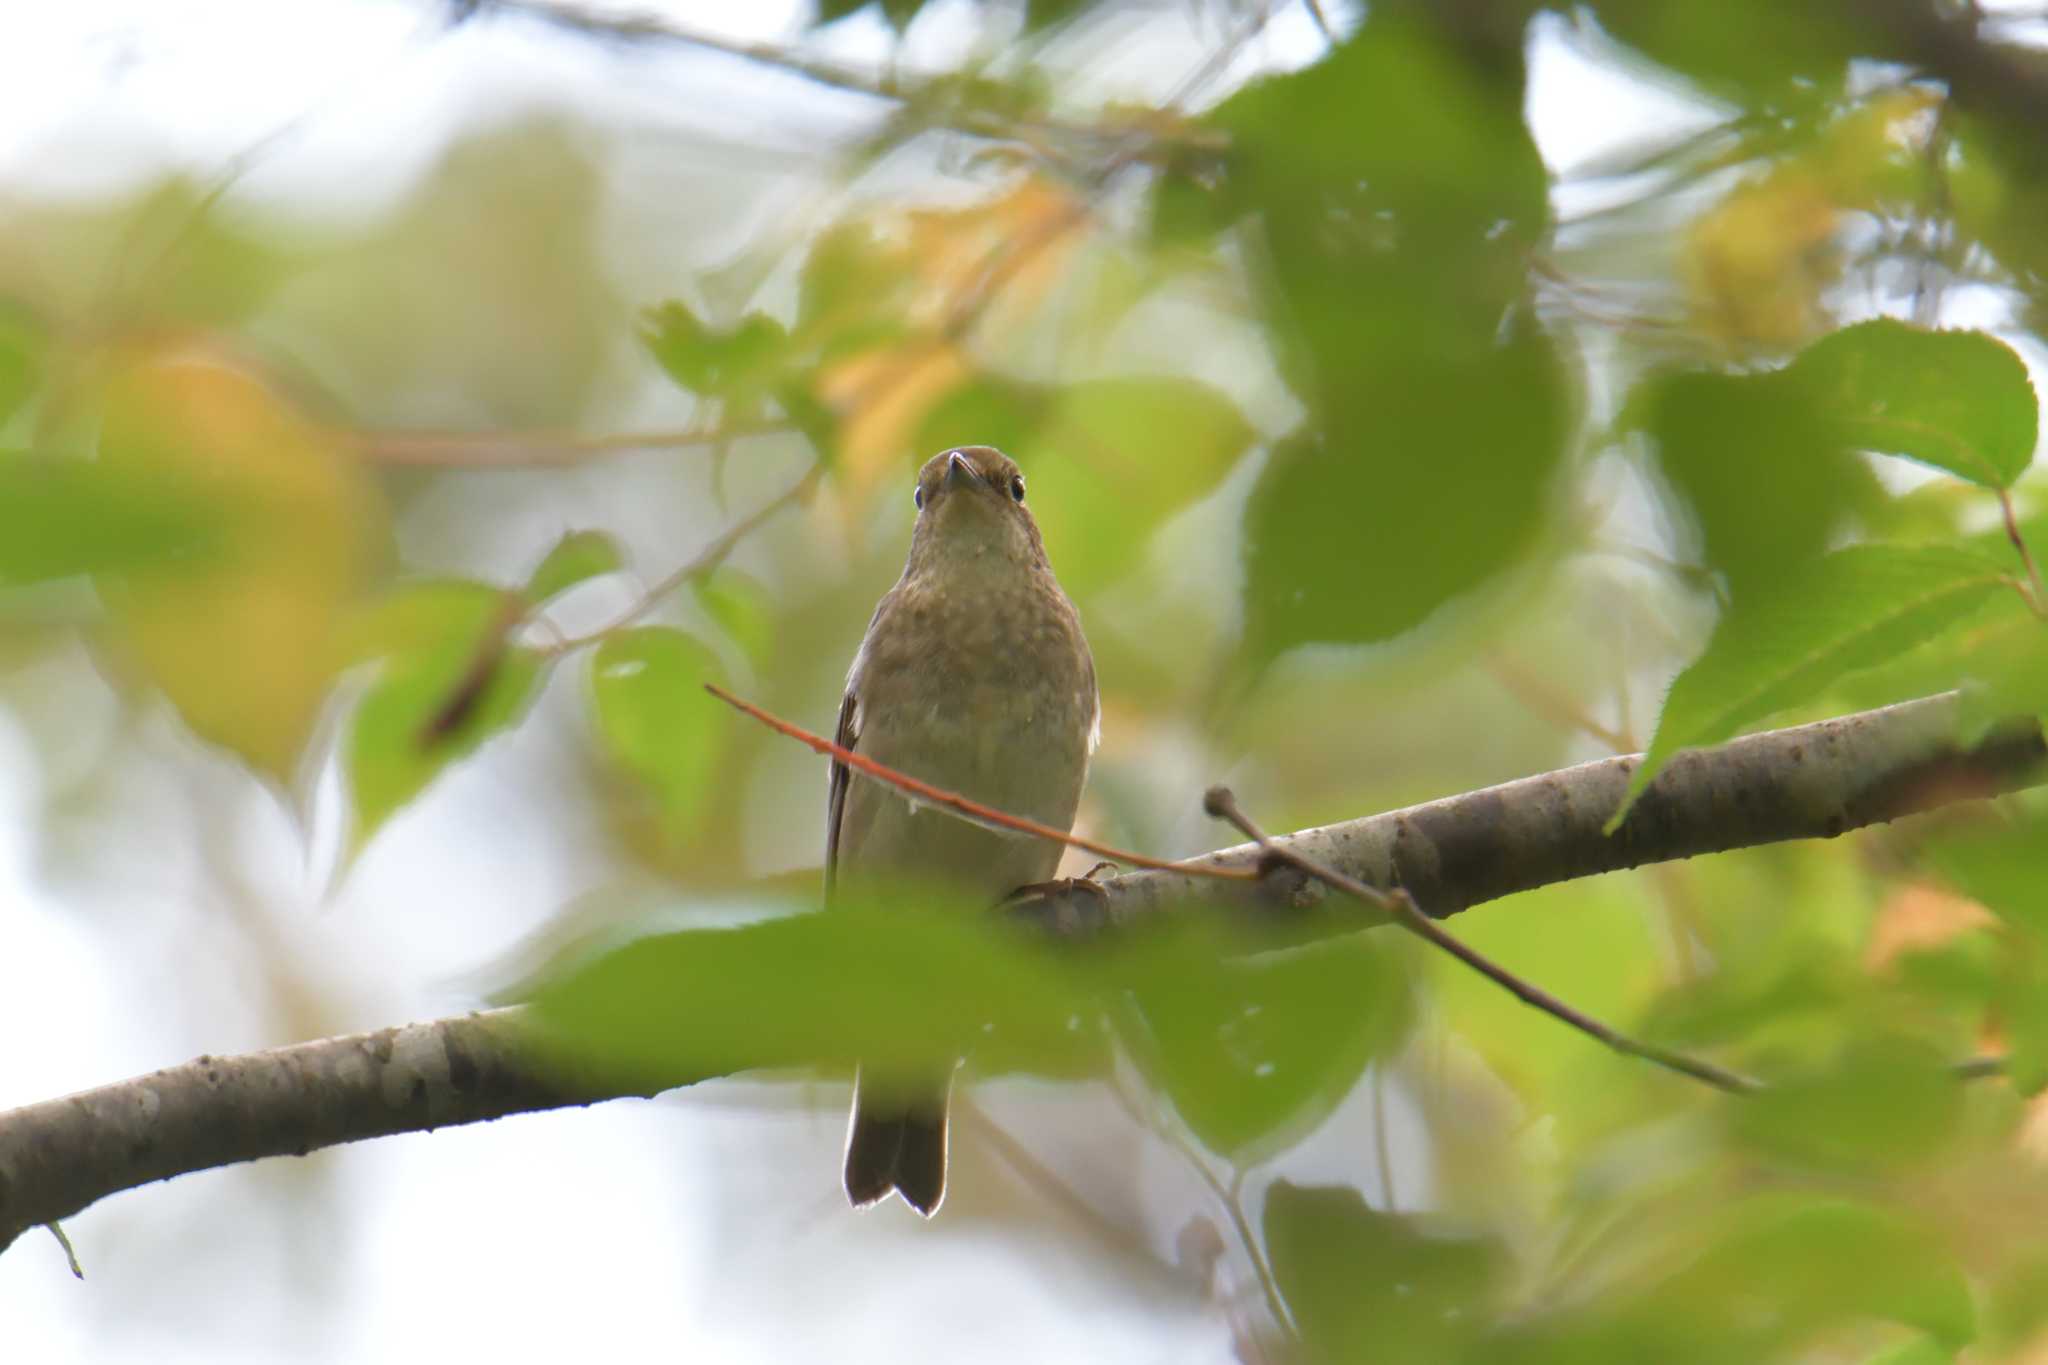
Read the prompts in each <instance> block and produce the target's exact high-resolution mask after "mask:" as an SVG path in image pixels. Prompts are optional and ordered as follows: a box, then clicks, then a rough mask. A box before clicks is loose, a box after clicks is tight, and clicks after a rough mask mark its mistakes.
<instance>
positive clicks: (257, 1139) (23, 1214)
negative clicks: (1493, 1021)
mask: <svg viewBox="0 0 2048 1365" xmlns="http://www.w3.org/2000/svg"><path fill="white" fill-rule="evenodd" d="M1957 718H1958V717H1957V710H1956V697H1955V695H1954V694H1953V693H1948V694H1944V695H1942V696H1938V697H1930V698H1926V699H1924V700H1921V701H1912V702H1905V703H1902V704H1900V705H1897V706H1887V707H1883V708H1881V709H1879V710H1875V711H1865V712H1860V713H1858V714H1856V715H1851V716H1844V717H1841V718H1839V719H1835V720H1827V721H1821V722H1819V723H1818V724H1814V725H1802V726H1796V727H1793V728H1791V729H1787V730H1775V731H1771V732H1768V733H1765V734H1760V735H1752V736H1749V737H1747V738H1744V739H1738V740H1734V741H1732V742H1731V743H1728V744H1724V745H1721V746H1719V747H1717V748H1713V749H1705V750H1699V751H1696V752H1693V753H1688V754H1683V755H1680V756H1679V757H1678V758H1676V759H1674V760H1673V761H1672V762H1671V764H1670V765H1669V766H1668V767H1666V768H1665V770H1664V771H1663V772H1662V773H1661V774H1660V775H1659V776H1658V778H1657V780H1656V781H1655V782H1654V783H1652V784H1651V786H1650V788H1649V790H1648V791H1647V792H1646V793H1644V795H1643V797H1642V798H1641V799H1640V800H1639V801H1638V802H1637V803H1636V806H1635V808H1634V809H1633V811H1632V812H1631V813H1630V815H1629V818H1628V820H1627V821H1626V822H1625V823H1624V824H1623V825H1622V827H1621V829H1620V830H1619V831H1618V832H1617V833H1616V834H1615V835H1614V836H1613V837H1612V838H1609V837H1607V836H1605V835H1603V834H1602V833H1601V832H1600V827H1601V824H1602V822H1603V821H1604V820H1605V819H1606V818H1607V816H1608V814H1609V813H1610V812H1611V811H1613V809H1614V807H1615V804H1616V802H1618V801H1619V800H1620V798H1621V793H1622V791H1623V789H1624V788H1625V787H1626V786H1627V784H1628V779H1629V775H1630V773H1631V772H1632V771H1633V769H1634V765H1635V764H1636V762H1637V761H1638V760H1637V759H1636V758H1634V757H1629V758H1615V759H1605V760H1602V761H1600V762H1595V763H1585V764H1581V765H1580V766H1578V767H1575V768H1567V769H1564V770H1563V771H1560V772H1554V773H1546V774H1543V775H1540V776H1537V777H1530V778H1524V779H1522V780H1521V781H1517V782H1509V783H1505V784H1503V785H1501V786H1497V787H1488V788H1486V789H1484V790H1482V791H1476V792H1469V793H1466V794H1464V795H1462V796H1453V797H1447V798H1445V799H1443V800H1441V801H1432V802H1429V803H1428V804H1426V805H1421V806H1414V807H1410V808H1408V809H1406V810H1399V811H1392V812H1389V813H1387V814H1384V815H1375V816H1370V817H1368V818H1365V819H1361V820H1352V821H1346V822H1345V823H1343V824H1337V825H1329V826H1324V827H1322V828H1318V829H1308V830H1302V831H1300V832H1298V833H1296V834H1291V835H1285V836H1282V837H1281V838H1280V839H1278V840H1276V841H1275V842H1276V843H1279V844H1281V845H1282V846H1284V847H1286V848H1289V849H1291V850H1293V851H1295V852H1297V853H1299V854H1301V855H1302V856H1304V857H1306V858H1308V859H1310V860H1312V861H1314V862H1317V863H1320V864H1323V865H1325V866H1328V867H1331V868H1334V869H1336V870H1337V871H1339V872H1341V873H1343V874H1344V875H1346V876H1349V877H1353V878H1356V879H1357V880H1360V881H1364V882H1367V883H1370V884H1371V885H1373V886H1376V887H1387V886H1390V885H1393V884H1396V883H1398V884H1399V885H1401V886H1402V887H1404V888H1405V889H1406V891H1407V892H1408V894H1409V895H1410V896H1411V897H1413V899H1414V900H1415V902H1416V903H1417V904H1418V905H1419V906H1421V908H1422V909H1423V910H1425V911H1426V912H1428V913H1429V914H1431V915H1432V916H1435V917H1437V918H1442V917H1444V916H1447V915H1451V914H1455V913H1456V912H1458V911H1460V910H1463V909H1466V908H1468V907H1470V906H1473V905H1477V904H1479V903H1481V902H1483V901H1487V900H1492V899H1495V898H1497V897H1500V896H1505V895H1510V894H1512V893H1514V892H1517V891H1525V890H1530V889H1532V888H1534V887H1538V886H1543V885H1547V884H1549V883H1552V882H1558V881H1565V880H1570V879H1572V878H1577V877H1584V876H1591V875H1593V874H1596V873H1600V872H1609V871H1614V870H1616V869H1619V868H1627V867H1635V866H1638V865H1640V864H1643V863H1649V862H1660V861H1666V860H1670V859H1676V858H1689V857H1695V856H1698V855H1699V854H1702V853H1715V852H1721V851H1725V850H1729V849H1736V848H1744V847H1749V846H1753V845H1758V844H1766V843H1776V842H1781V841H1783V840H1787V839H1805V838H1832V837H1834V836H1836V835H1839V834H1843V833H1845V832H1847V831H1849V830H1853V829H1858V828H1861V827H1863V826H1866V825H1871V824H1877V823H1881V822H1884V821H1889V820H1895V819H1898V818H1899V817H1901V816H1904V815H1910V814H1914V813H1917V812H1921V811H1928V810H1933V809H1936V808H1938V807H1941V806H1945V805H1949V804H1952V803H1954V802H1958V801H1965V800H1972V799H1976V798H1981V797H1986V796H1992V795H1996V794H1998V793H2001V792H2008V791H2014V790H2017V789H2019V788H2022V787H2026V786H2031V785H2034V784H2035V783H2037V782H2040V781H2042V780H2044V777H2048V745H2044V743H2043V740H2042V735H2041V730H2040V727H2039V726H2038V725H2037V724H2035V723H2034V722H2032V721H2028V722H2024V723H2015V724H2013V725H2009V726H2004V727H2000V728H1999V729H1997V730H1995V731H1993V732H1992V733H1991V734H1990V735H1988V736H1986V737H1985V738H1984V739H1983V740H1982V741H1981V742H1980V743H1977V744H1974V745H1969V746H1964V745H1959V744H1957V743H1956V742H1955V740H1954V739H1953V735H1954V734H1955V729H1956V722H1957ZM1268 856H1269V855H1266V854H1264V853H1262V852H1261V850H1260V849H1259V848H1258V846H1257V845H1255V844H1244V845H1239V846H1237V847H1235V848H1229V849H1223V850H1220V851H1218V852H1216V853H1212V854H1210V855H1208V857H1207V858H1206V859H1205V860H1203V861H1207V862H1210V863H1213V864H1217V865H1222V866H1232V867H1259V866H1261V860H1262V859H1265V858H1267V857H1268ZM1322 894H1323V888H1322V887H1321V886H1320V885H1319V884H1316V883H1313V882H1311V881H1309V880H1308V879H1307V878H1305V877H1303V876H1302V875H1301V874H1300V872H1299V871H1298V870H1296V869H1293V868H1286V867H1273V868H1269V869H1268V873H1267V875H1266V876H1265V877H1263V878H1262V879H1260V880H1259V881H1257V882H1244V881H1216V880H1208V879H1203V878H1200V877H1194V876H1189V875H1187V874H1184V873H1177V872H1166V871H1141V872H1133V873H1130V874H1128V875H1125V876H1122V877H1115V878H1112V879H1110V880H1108V881H1106V882H1104V883H1102V884H1100V886H1099V887H1097V888H1095V889H1093V890H1083V889H1070V890H1067V891H1064V892H1058V893H1052V894H1048V895H1046V896H1043V897H1041V898H1039V900H1038V901H1037V902H1036V903H1035V904H1033V905H1032V907H1031V910H1030V913H1032V914H1033V915H1034V916H1035V917H1043V918H1045V919H1046V921H1047V922H1048V923H1049V924H1051V925H1053V926H1055V927H1058V928H1061V929H1065V930H1079V931H1082V932H1086V931H1092V930H1096V929H1102V928H1115V927H1117V926H1119V925H1121V924H1124V923H1128V922H1130V921H1132V920H1134V919H1137V918H1139V917H1141V916H1144V915H1149V914H1154V913H1160V912H1164V911H1170V910H1174V909H1178V908H1181V907H1185V906H1189V905H1195V904H1201V903H1208V904H1217V903H1222V904H1225V905H1237V906H1244V907H1251V908H1255V909H1258V910H1260V911H1262V912H1267V913H1270V912H1271V911H1272V910H1273V909H1274V908H1276V907H1297V908H1298V907H1307V906H1311V905H1313V904H1315V903H1316V902H1317V901H1318V900H1319V899H1320V898H1321V896H1322ZM1356 927H1357V921H1356V919H1355V918H1351V919H1348V920H1346V921H1344V922H1342V923H1340V924H1339V928H1342V929H1352V928H1356ZM663 1079H664V1081H665V1083H666V1084H665V1085H664V1086H662V1087H654V1088H650V1087H647V1086H644V1085H643V1086H640V1087H637V1088H633V1087H626V1086H624V1085H622V1084H620V1083H618V1082H616V1081H607V1080H605V1079H603V1078H599V1077H595V1076H589V1075H577V1074H574V1073H573V1072H570V1071H567V1070H564V1069H563V1068H562V1067H561V1066H560V1065H559V1063H558V1062H555V1061H551V1060H550V1058H549V1057H548V1056H547V1054H546V1053H545V1052H544V1051H543V1050H541V1047H540V1045H539V1042H538V1040H537V1039H536V1038H535V1037H534V1036H533V1035H531V1034H530V1033H528V1032H527V1030H526V1029H525V1027H524V1026H523V1023H522V1012H521V1011H519V1010H516V1009H511V1010H493V1011H488V1012H484V1013H479V1014H470V1015H465V1016H462V1017H460V1018H455V1019H442V1020H436V1021H434V1022H431V1023H423V1024H411V1025H406V1026H404V1027H401V1028H389V1029H382V1030H379V1031H377V1032H374V1033H365V1034H357V1035H352V1036H348V1037H342V1038H329V1039H323V1040H321V1041H318V1042H310V1043H300V1044H297V1045H295V1046H291V1047H285V1048H278V1049H275V1050H272V1051H268V1052H257V1053H250V1054H247V1055H245V1056H240V1057H201V1058H199V1059H198V1060H197V1061H193V1062H189V1063H186V1064H185V1065H183V1066H176V1067H171V1068H168V1069H166V1070H163V1071H158V1072H153V1073H151V1074H149V1075H147V1076H140V1077H136V1078H134V1079H132V1080H127V1081H121V1082H118V1083H116V1084H114V1085H108V1086H102V1087H100V1088H99V1089H96V1090H88V1091H83V1092H80V1093H78V1094H75V1095H70V1096H66V1097H64V1098H61V1099H55V1100H46V1101H43V1102H41V1103H38V1104H31V1105H26V1106H24V1107H22V1108H19V1109H15V1110H12V1111H9V1112H7V1113H4V1114H0V1249H4V1248H5V1247H7V1246H8V1245H10V1244H11V1243H12V1242H13V1241H14V1240H15V1239H16V1238H17V1237H19V1236H20V1235H21V1234H22V1233H23V1232H26V1231H28V1230H29V1229H31V1228H33V1227H36V1226H38V1225H40V1224H44V1223H50V1222H54V1221H56V1220H58V1219H61V1218H66V1217H69V1216H70V1215H72V1214H74V1213H77V1212H78V1211H79V1210H81V1209H83V1208H85V1207H87V1206H88V1205H90V1204H92V1203H94V1202H95V1201H97V1200H99V1199H102V1198H104V1197H106V1196H107V1195H110V1194H114V1193H117V1192H119V1191H121V1190H125V1189H131V1188H134V1187H135V1186H138V1185H143V1184H148V1183H149V1182H151V1181H156V1180H164V1179H168V1178H169V1177H171V1176H174V1175H180V1174H183V1173H185V1172H187V1171H197V1170H204V1169H209V1168H211V1167H215V1166H224V1165H228V1164H231V1163H233V1162H237V1161H250V1160H255V1159H257V1158H259V1157H266V1156H286V1155H300V1156H303V1155H304V1154H305V1153H307V1152H309V1151H313V1150H315V1149H317V1148H320V1147H327V1146H332V1145H334V1144H337V1143H343V1142H354V1141H357V1140H359V1139H362V1138H371V1137H383V1136H387V1135H390V1134H394V1133H406V1132H421V1131H428V1130H431V1129H434V1128H438V1127H444V1126H447V1125H451V1124H461V1123H476V1122H481V1121H483V1120H487V1119H495V1118H502V1117H504V1116H505V1115H507V1114H516V1113H525V1112H530V1111H536V1110H543V1109H555V1108H561V1107H564V1106H568V1105H584V1104H593V1103H596V1102H598V1101H601V1100H609V1099H618V1098H623V1097H625V1096H628V1095H644V1094H650V1093H654V1089H658V1088H672V1087H674V1086H679V1085H688V1084H692V1083H695V1082H697V1081H700V1080H706V1079H710V1077H709V1076H708V1075H692V1076H673V1077H666V1078H663Z"/></svg>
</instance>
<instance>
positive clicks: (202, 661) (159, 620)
mask: <svg viewBox="0 0 2048 1365" xmlns="http://www.w3.org/2000/svg"><path fill="white" fill-rule="evenodd" d="M104 402H105V405H104V409H103V412H102V419H101V430H100V463H101V465H102V466H103V467H104V469H105V472H106V475H107V476H108V477H110V478H117V479H122V480H132V481H134V483H135V485H136V487H138V488H149V487H154V486H162V485H165V484H171V485H179V484H183V485H186V486H195V487H196V486H200V485H204V486H205V487H206V488H207V490H208V493H209V495H210V496H212V497H215V498H218V499H219V500H220V502H221V504H222V505H223V506H227V507H231V508H232V509H233V510H234V513H235V515H234V517H233V520H232V522H231V523H229V524H224V525H223V528H222V535H223V539H222V540H221V542H220V544H219V546H218V552H217V553H215V554H211V555H208V556H206V557H204V558H201V559H194V560H191V561H189V562H187V561H178V562H168V561H165V562H159V563H156V564H153V565H150V566H147V567H144V568H140V569H138V570H136V571H135V572H133V573H129V574H125V575H122V576H120V577H119V578H112V577H109V578H103V579H102V582H101V587H102V590H103V593H104V595H105V597H106V600H107V604H108V608H109V614H110V616H111V618H112V623H113V627H114V634H115V638H116V641H117V643H118V646H119V647H120V649H121V651H122V653H123V654H124V655H125V656H126V657H127V658H129V659H131V660H133V661H134V662H135V663H137V664H138V665H139V666H140V668H141V670H142V671H143V672H144V673H145V674H146V675H147V676H148V677H149V679H150V680H151V681H152V682H154V683H155V684H156V685H157V686H158V687H159V688H161V689H162V691H163V692H164V694H165V695H166V696H168V697H169V698H170V700H171V702H172V704H173V705H175V706H176V707H177V708H178V711H179V714H180V715H182V716H183V717H184V720H185V723H186V724H187V725H188V726H190V727H191V729H192V731H193V732H194V733H195V734H197V735H199V736H200V737H201V738H203V739H207V740H210V741H212V742H213V743H216V744H221V745H224V746H226V747H227V748H229V749H232V750H234V751H235V752H236V753H238V754H240V755H241V756H242V757H243V758H244V759H246V760H247V761H248V762H250V763H251V764H253V765H254V766H255V767H256V768H258V769H259V770H260V771H262V772H265V773H268V774H270V775H271V776H273V777H277V778H284V777H287V776H288V775H289V774H290V772H291V769H292V766H293V764H294V763H295V762H296V760H297V758H298V756H299V753H300V750H301V749H302V748H303V747H304V745H305V741H306V737H307V735H308V734H309V733H310V731H311V729H312V725H313V720H314V717H315V714H316V713H317V711H318V709H319V706H320V702H321V699H322V698H323V697H324V696H325V694H326V691H327V688H328V686H329V683H330V682H331V681H332V677H333V674H334V671H335V668H336V667H337V665H338V664H339V662H340V657H339V651H338V649H337V644H338V640H337V631H338V629H339V627H340V626H341V625H342V623H343V621H344V619H345V616H346V613H347V612H348V610H349V609H350V607H351V605H352V603H353V601H354V599H355V597H356V595H357V593H358V592H359V591H360V590H361V588H362V586H363V584H364V582H365V580H366V578H367V576H368V574H369V571H370V568H371V564H372V557H373V553H374V550H375V548H376V546H377V543H378V539H379V537H380V536H381V534H382V531H383V509H382V504H381V502H380V500H379V498H378V496H377V493H376V490H375V488H374V487H373V486H372V485H371V483H370V482H369V480H368V479H367V478H366V477H365V475H364V474H363V471H362V470H361V469H360V468H359V467H358V466H357V465H356V464H355V463H354V462H353V461H352V460H351V459H350V458H349V451H348V449H347V447H346V445H345V444H344V443H343V442H342V441H341V440H340V439H339V438H338V437H336V436H335V435H334V434H333V433H331V432H330V431H328V430H327V429H326V428H323V427H321V426H318V425H316V424H315V423H313V422H312V421H311V420H310V419H309V418H308V417H306V416H305V415H304V414H302V413H301V412H299V411H298V410H297V409H296V408H294V407H292V406H291V405H290V404H288V403H287V402H285V400H284V399H283V398H282V397H281V396H280V395H278V394H277V393H276V392H275V391H274V390H272V389H271V388H269V387H268V386H266V385H265V384H264V383H263V382H262V381H261V380H260V379H259V378H258V377H257V376H255V375H253V374H250V373H248V372H247V371H244V370H240V369H236V368H231V367H230V366H229V365H227V364H225V363H217V362H215V361H213V360H210V359H209V358H207V357H206V356H205V355H204V354H200V353H196V352H194V353H182V354H181V353H176V352H165V353H156V354H146V355H143V356H140V357H137V358H135V359H133V360H131V361H130V362H129V363H127V364H126V365H124V366H123V367H122V368H120V369H118V370H117V371H116V373H115V375H114V377H113V378H112V379H111V381H110V382H109V383H108V385H107V388H106V393H105V400H104Z"/></svg>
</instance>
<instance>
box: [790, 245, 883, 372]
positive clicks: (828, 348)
mask: <svg viewBox="0 0 2048 1365" xmlns="http://www.w3.org/2000/svg"><path fill="white" fill-rule="evenodd" d="M909 284H910V270H909V266H908V263H907V262H906V261H905V260H904V256H903V253H902V252H901V251H900V250H897V249H892V248H891V247H889V246H887V245H885V244H884V243H883V242H882V241H881V240H880V239H879V238H877V237H876V235H875V231H874V229H873V228H872V227H871V226H870V225H869V224H867V223H865V222H861V221H858V220H856V221H853V222H847V223H841V224H839V225H838V226H836V227H834V228H832V229H831V230H830V231H828V232H826V233H825V234H824V235H823V236H821V237H820V238H819V239H818V240H817V242H816V243H815V244H814V245H813V246H812V247H811V250H810V254H809V255H807V256H805V257H804V265H803V271H802V274H801V275H800V276H799V277H798V281H797V317H798V319H799V320H800V326H799V329H798V331H799V335H800V336H802V337H803V338H804V339H805V340H806V341H808V342H811V343H813V344H815V345H816V346H817V348H818V350H819V353H820V356H821V358H822V359H823V360H825V361H831V360H836V359H839V358H840V357H842V356H844V355H846V354H849V353H851V352H852V351H855V350H860V349H865V348H866V347H868V346H871V345H879V344H882V343H885V342H888V341H892V340H897V339H900V338H901V336H902V335H903V333H904V327H905V324H904V313H905V312H906V310H907V308H908V295H909V292H910V291H909Z"/></svg>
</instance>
